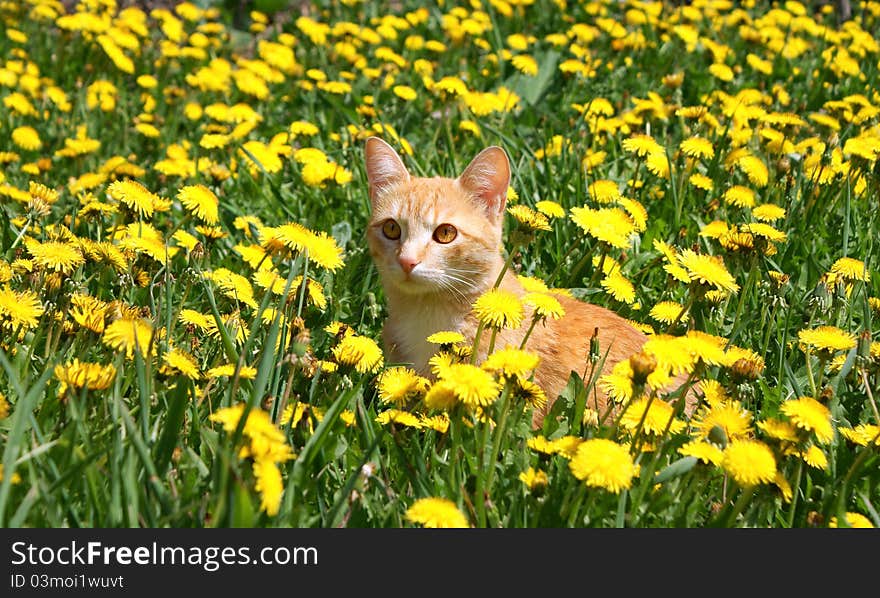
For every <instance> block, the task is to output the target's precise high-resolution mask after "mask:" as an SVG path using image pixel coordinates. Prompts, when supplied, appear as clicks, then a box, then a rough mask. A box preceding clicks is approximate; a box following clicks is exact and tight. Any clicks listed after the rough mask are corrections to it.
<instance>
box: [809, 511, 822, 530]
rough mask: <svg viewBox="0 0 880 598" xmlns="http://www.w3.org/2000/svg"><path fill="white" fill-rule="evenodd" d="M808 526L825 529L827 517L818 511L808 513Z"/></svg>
mask: <svg viewBox="0 0 880 598" xmlns="http://www.w3.org/2000/svg"><path fill="white" fill-rule="evenodd" d="M807 525H809V526H810V527H825V516H824V515H822V513H819V512H818V511H810V512H809V513H807Z"/></svg>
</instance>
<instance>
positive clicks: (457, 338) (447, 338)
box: [426, 330, 464, 345]
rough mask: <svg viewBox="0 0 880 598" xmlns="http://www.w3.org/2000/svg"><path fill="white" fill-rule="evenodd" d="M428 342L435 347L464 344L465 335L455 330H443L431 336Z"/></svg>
mask: <svg viewBox="0 0 880 598" xmlns="http://www.w3.org/2000/svg"><path fill="white" fill-rule="evenodd" d="M426 340H427V341H428V342H429V343H433V344H435V345H454V344H456V343H463V342H464V335H463V334H462V333H460V332H455V331H453V330H441V331H439V332H435V333H434V334H432V335H430V336H429V337H428V338H427V339H426Z"/></svg>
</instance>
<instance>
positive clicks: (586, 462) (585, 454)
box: [569, 438, 639, 494]
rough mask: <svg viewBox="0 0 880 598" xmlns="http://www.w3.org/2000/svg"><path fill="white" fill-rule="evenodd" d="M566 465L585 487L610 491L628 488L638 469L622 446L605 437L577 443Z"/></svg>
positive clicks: (615, 491)
mask: <svg viewBox="0 0 880 598" xmlns="http://www.w3.org/2000/svg"><path fill="white" fill-rule="evenodd" d="M569 467H570V468H571V472H572V474H574V476H575V477H576V478H577V479H579V480H583V481H584V482H585V483H586V485H587V486H590V487H593V488H604V489H606V490H608V491H609V492H613V493H614V494H619V493H620V491H621V490H624V489H628V488H629V487H630V486H631V485H632V479H633V477H634V476H636V475H637V474H638V471H639V468H638V466H637V465H636V464H635V463H633V460H632V457H631V456H630V454H629V451H628V450H627V449H626V447H624V446H621V445H619V444H617V443H616V442H613V441H611V440H607V439H605V438H592V439H590V440H587V441H585V442H582V443H580V445H578V448H577V452H576V453H575V455H574V457H573V458H572V460H571V462H570V463H569Z"/></svg>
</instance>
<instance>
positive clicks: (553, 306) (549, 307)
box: [522, 286, 565, 320]
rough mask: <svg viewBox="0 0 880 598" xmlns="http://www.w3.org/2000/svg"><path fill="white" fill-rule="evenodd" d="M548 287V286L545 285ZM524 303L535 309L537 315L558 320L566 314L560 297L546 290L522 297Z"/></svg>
mask: <svg viewBox="0 0 880 598" xmlns="http://www.w3.org/2000/svg"><path fill="white" fill-rule="evenodd" d="M544 288H546V286H545V287H544ZM522 301H523V304H525V305H528V306H529V307H531V308H532V309H534V310H535V311H534V314H535V317H537V318H550V319H551V320H558V319H560V318H561V317H563V316H564V315H565V309H563V307H562V304H561V303H560V302H559V299H557V298H556V297H553V296H552V295H548V294H547V293H546V292H543V293H542V292H530V293H526V294H525V295H523V297H522Z"/></svg>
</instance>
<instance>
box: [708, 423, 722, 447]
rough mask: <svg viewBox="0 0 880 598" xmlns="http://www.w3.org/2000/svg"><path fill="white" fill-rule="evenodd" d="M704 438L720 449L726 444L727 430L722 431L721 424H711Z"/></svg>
mask: <svg viewBox="0 0 880 598" xmlns="http://www.w3.org/2000/svg"><path fill="white" fill-rule="evenodd" d="M706 438H707V440H708V441H709V442H711V443H712V444H716V445H718V446H719V447H721V448H722V449H724V448H725V447H726V446H727V432H725V431H724V428H722V427H721V426H712V429H711V430H709V434H707V435H706Z"/></svg>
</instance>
